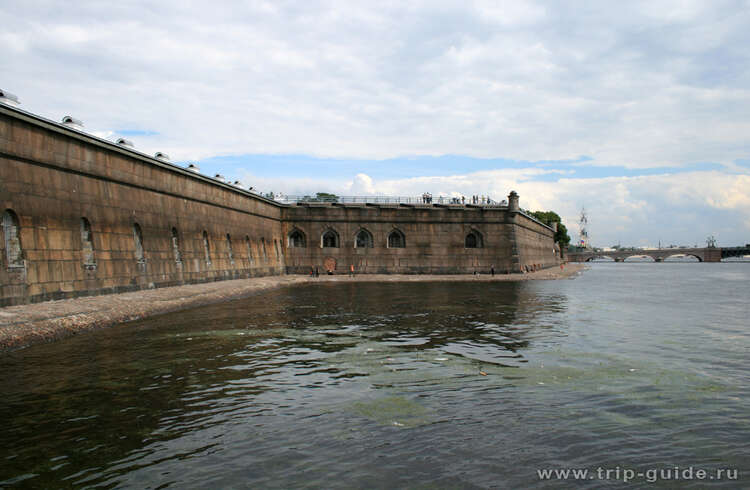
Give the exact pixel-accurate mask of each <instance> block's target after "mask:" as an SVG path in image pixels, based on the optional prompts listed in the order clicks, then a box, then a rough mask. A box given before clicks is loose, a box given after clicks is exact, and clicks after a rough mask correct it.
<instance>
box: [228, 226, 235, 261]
mask: <svg viewBox="0 0 750 490" xmlns="http://www.w3.org/2000/svg"><path fill="white" fill-rule="evenodd" d="M227 255H228V256H229V263H230V264H232V265H234V253H233V252H232V237H231V236H229V233H227Z"/></svg>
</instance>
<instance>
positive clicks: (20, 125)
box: [0, 114, 284, 305]
mask: <svg viewBox="0 0 750 490" xmlns="http://www.w3.org/2000/svg"><path fill="white" fill-rule="evenodd" d="M0 208H2V209H1V210H0V211H4V210H5V209H12V210H13V211H14V212H15V213H16V214H17V215H18V218H19V221H20V230H21V246H22V248H23V259H24V261H25V267H24V268H21V269H19V268H9V267H8V264H6V263H5V262H6V261H7V258H6V253H5V250H4V249H3V250H2V260H3V264H2V267H0V285H1V287H2V291H1V294H0V305H9V304H16V303H24V302H28V301H32V302H34V301H43V300H47V299H58V298H67V297H74V296H79V295H84V294H86V295H88V294H100V293H108V292H119V291H127V290H134V289H142V288H148V287H160V286H168V285H175V284H185V283H196V282H205V281H214V280H221V279H231V278H239V277H250V276H256V275H268V274H282V273H283V272H284V268H283V261H282V258H277V257H276V254H275V251H271V250H269V251H268V254H267V257H266V258H264V256H263V252H262V244H261V239H264V240H265V242H266V246H268V245H267V244H268V243H271V244H273V241H274V240H277V241H281V239H282V231H281V230H282V228H281V210H280V208H279V207H278V206H276V205H275V204H273V203H269V202H266V201H265V200H262V199H260V198H254V197H251V196H249V195H248V194H246V193H240V192H237V191H234V190H233V189H231V188H229V187H226V186H222V185H217V184H213V183H209V182H207V181H205V180H203V179H201V178H200V177H198V176H193V175H191V174H189V173H187V172H180V171H177V170H175V169H172V168H169V167H166V166H159V165H158V164H155V163H153V162H152V161H150V159H148V158H145V159H144V158H141V157H139V156H138V155H134V154H132V153H130V152H128V151H126V150H120V149H119V148H109V147H107V146H106V145H101V144H99V143H98V142H97V141H94V140H87V139H86V138H85V137H80V136H78V135H77V134H76V133H75V132H73V131H72V130H67V129H65V128H55V127H51V128H50V127H45V126H44V125H43V124H39V123H36V122H35V121H25V120H23V119H20V118H16V117H8V115H6V114H0ZM83 217H85V218H86V219H87V220H88V221H89V223H90V224H91V231H92V239H93V245H94V261H95V264H96V265H95V267H92V266H91V265H89V264H86V263H85V262H86V260H85V253H84V251H83V249H84V246H83V243H82V235H81V218H83ZM134 223H138V224H139V225H140V227H141V230H142V234H143V247H144V255H145V261H141V262H139V261H138V260H137V258H136V251H135V249H136V245H135V239H134V233H133V224H134ZM172 227H174V228H176V229H177V230H178V235H179V239H180V240H179V242H180V247H181V250H180V253H181V259H182V260H181V263H178V262H176V261H175V258H174V251H173V247H172V233H171V230H172ZM204 230H205V231H206V232H207V234H208V236H209V242H210V247H211V264H207V263H206V261H205V257H204V248H203V238H202V234H203V231H204ZM227 234H230V236H231V239H232V249H233V256H234V264H232V263H231V262H230V260H229V256H228V245H227V240H226V235H227ZM245 237H249V238H250V249H251V252H252V254H253V255H254V256H253V257H252V259H253V260H252V263H251V262H250V258H249V257H248V248H247V246H246V242H245ZM2 246H3V247H5V245H4V241H3V245H2Z"/></svg>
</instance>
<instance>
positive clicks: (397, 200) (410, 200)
mask: <svg viewBox="0 0 750 490" xmlns="http://www.w3.org/2000/svg"><path fill="white" fill-rule="evenodd" d="M273 199H274V200H275V201H277V202H280V203H284V204H296V203H337V204H443V205H448V204H454V205H455V204H459V205H462V204H463V205H466V204H471V205H474V206H492V207H503V206H507V205H508V203H507V201H495V200H493V199H489V198H487V197H480V198H478V199H472V198H468V199H467V198H464V199H461V198H460V197H448V196H319V197H318V196H292V195H286V194H279V195H275V196H274V197H273Z"/></svg>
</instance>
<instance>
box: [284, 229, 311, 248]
mask: <svg viewBox="0 0 750 490" xmlns="http://www.w3.org/2000/svg"><path fill="white" fill-rule="evenodd" d="M287 243H288V244H289V248H305V247H306V246H307V239H306V238H305V234H304V233H303V232H302V230H299V229H297V228H295V229H294V230H292V232H291V233H289V237H288V240H287Z"/></svg>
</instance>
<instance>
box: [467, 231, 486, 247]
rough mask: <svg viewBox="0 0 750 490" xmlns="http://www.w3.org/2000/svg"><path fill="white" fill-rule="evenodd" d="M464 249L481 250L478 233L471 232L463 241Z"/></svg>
mask: <svg viewBox="0 0 750 490" xmlns="http://www.w3.org/2000/svg"><path fill="white" fill-rule="evenodd" d="M464 247H465V248H482V235H480V234H479V232H478V231H476V230H472V231H471V232H470V233H469V234H468V235H466V239H465V240H464Z"/></svg>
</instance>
